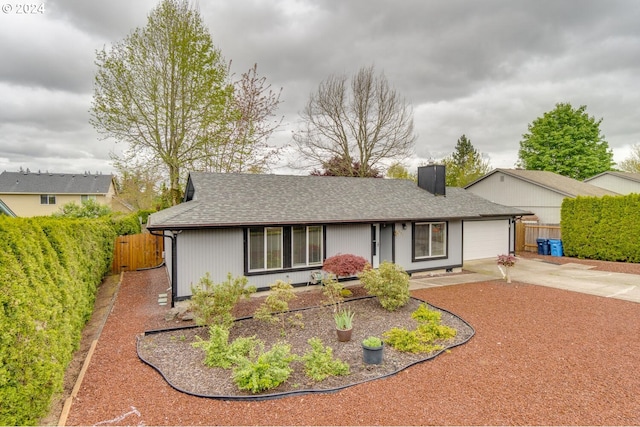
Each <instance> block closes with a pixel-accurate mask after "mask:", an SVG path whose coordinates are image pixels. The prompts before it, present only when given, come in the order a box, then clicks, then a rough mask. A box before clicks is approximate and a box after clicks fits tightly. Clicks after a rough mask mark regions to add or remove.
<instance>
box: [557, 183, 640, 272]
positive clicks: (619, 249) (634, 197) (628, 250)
mask: <svg viewBox="0 0 640 427" xmlns="http://www.w3.org/2000/svg"><path fill="white" fill-rule="evenodd" d="M560 225H561V228H562V246H563V250H564V253H565V255H567V256H573V257H578V258H587V259H597V260H603V261H623V262H640V245H639V244H638V236H639V235H640V195H639V194H629V195H627V196H604V197H577V198H575V199H569V198H565V199H564V201H563V203H562V221H561V224H560Z"/></svg>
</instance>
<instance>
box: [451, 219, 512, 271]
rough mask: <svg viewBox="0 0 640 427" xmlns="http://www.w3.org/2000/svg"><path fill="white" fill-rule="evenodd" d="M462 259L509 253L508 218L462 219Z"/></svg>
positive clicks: (490, 256) (491, 256)
mask: <svg viewBox="0 0 640 427" xmlns="http://www.w3.org/2000/svg"><path fill="white" fill-rule="evenodd" d="M462 227H463V237H462V238H463V245H462V247H463V249H462V260H463V261H468V260H472V259H482V258H494V257H497V256H498V255H500V254H507V253H509V220H507V219H502V220H494V221H464V223H463V225H462Z"/></svg>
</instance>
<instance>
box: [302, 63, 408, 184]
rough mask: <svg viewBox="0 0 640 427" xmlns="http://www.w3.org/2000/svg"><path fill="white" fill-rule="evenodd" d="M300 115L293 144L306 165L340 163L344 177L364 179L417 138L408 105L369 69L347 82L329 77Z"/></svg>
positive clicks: (402, 155) (405, 153)
mask: <svg viewBox="0 0 640 427" xmlns="http://www.w3.org/2000/svg"><path fill="white" fill-rule="evenodd" d="M300 115H301V119H302V125H301V129H299V130H298V131H297V132H295V133H294V135H293V140H294V141H295V143H296V145H297V147H298V150H299V154H300V156H301V158H302V160H303V162H306V163H307V165H306V166H311V167H322V166H323V165H324V164H325V163H326V162H327V161H329V160H331V159H341V160H342V161H343V162H344V165H343V167H342V168H340V169H344V170H345V171H348V175H349V176H361V177H364V176H369V175H371V173H370V172H371V170H372V169H374V168H377V169H383V166H384V165H383V162H384V161H385V160H391V159H394V160H401V159H403V158H406V157H407V156H409V155H410V154H411V152H412V148H413V144H414V142H415V140H416V137H417V136H416V135H415V133H414V129H413V110H412V108H411V106H410V105H409V104H408V103H407V102H406V101H405V100H404V98H402V97H401V96H400V95H399V94H398V93H397V92H396V91H395V89H393V88H391V86H390V85H389V82H388V80H387V79H386V77H385V76H384V75H383V74H380V75H375V73H374V68H373V67H372V66H371V67H367V68H361V69H360V70H359V71H358V72H357V73H356V74H355V75H354V76H353V77H352V78H351V81H350V82H349V81H348V79H347V77H346V76H344V75H340V76H338V75H332V76H330V77H329V78H328V79H327V80H325V81H323V82H322V83H321V84H320V86H319V88H318V91H317V92H316V93H313V94H312V95H311V97H310V99H309V101H308V103H307V105H306V106H305V108H304V110H303V111H302V112H301V114H300ZM353 164H359V165H360V168H359V169H358V170H355V169H353V167H352V165H353Z"/></svg>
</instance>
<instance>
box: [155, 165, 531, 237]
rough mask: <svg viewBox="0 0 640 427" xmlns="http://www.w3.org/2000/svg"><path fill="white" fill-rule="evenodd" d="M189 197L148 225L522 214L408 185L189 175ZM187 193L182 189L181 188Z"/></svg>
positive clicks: (453, 191)
mask: <svg viewBox="0 0 640 427" xmlns="http://www.w3.org/2000/svg"><path fill="white" fill-rule="evenodd" d="M189 181H190V184H189V185H191V186H192V188H193V189H195V191H194V193H193V197H192V198H191V200H189V201H186V202H184V203H182V204H180V205H177V206H174V207H172V208H169V209H165V210H163V211H160V212H157V213H154V214H152V215H151V217H150V219H149V223H148V225H147V226H148V227H149V228H151V229H154V228H156V229H162V228H177V229H180V228H197V227H224V226H241V225H269V224H305V223H307V224H311V223H348V222H384V221H411V220H428V219H456V218H459V219H462V218H481V217H487V216H489V217H491V216H512V215H524V214H530V212H525V211H522V210H520V209H517V208H512V207H507V206H503V205H498V204H495V203H492V202H490V201H488V200H486V199H484V198H482V197H480V196H477V195H475V194H473V193H471V192H468V191H466V190H463V189H461V188H453V187H448V188H447V195H446V196H434V195H433V194H431V193H429V192H427V191H426V190H423V189H421V188H419V187H418V186H417V184H416V183H415V182H413V181H408V180H397V179H380V178H347V177H318V176H291V175H258V174H219V173H204V172H193V173H191V174H190V176H189ZM188 194H189V188H188Z"/></svg>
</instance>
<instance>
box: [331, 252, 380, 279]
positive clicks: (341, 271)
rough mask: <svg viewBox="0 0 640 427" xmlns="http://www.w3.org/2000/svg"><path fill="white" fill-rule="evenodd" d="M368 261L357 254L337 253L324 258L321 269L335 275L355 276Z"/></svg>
mask: <svg viewBox="0 0 640 427" xmlns="http://www.w3.org/2000/svg"><path fill="white" fill-rule="evenodd" d="M368 264H369V262H368V261H367V260H366V259H365V258H363V257H361V256H358V255H353V254H338V255H334V256H332V257H329V258H327V259H326V260H324V263H323V264H322V270H324V271H326V272H327V273H331V274H335V276H336V277H348V276H355V275H356V274H358V273H361V272H362V271H364V269H365V267H366V266H367V265H368Z"/></svg>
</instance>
